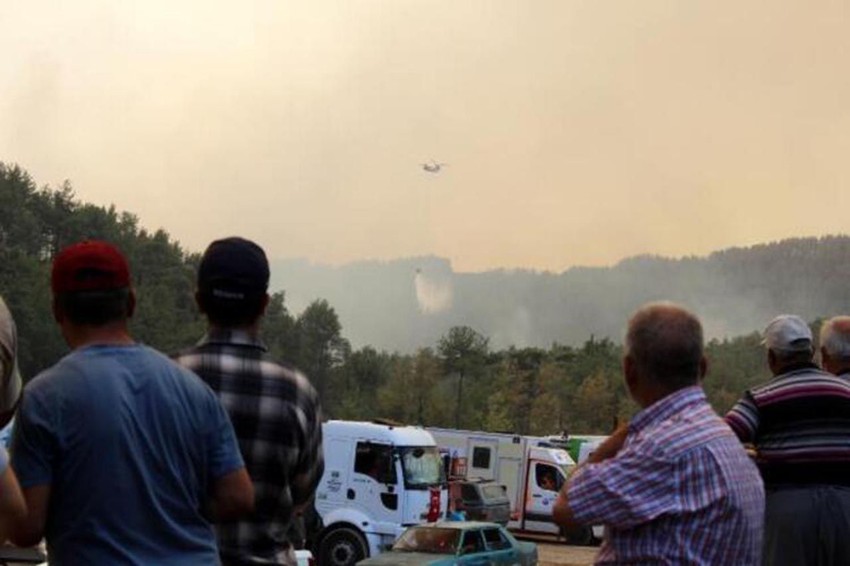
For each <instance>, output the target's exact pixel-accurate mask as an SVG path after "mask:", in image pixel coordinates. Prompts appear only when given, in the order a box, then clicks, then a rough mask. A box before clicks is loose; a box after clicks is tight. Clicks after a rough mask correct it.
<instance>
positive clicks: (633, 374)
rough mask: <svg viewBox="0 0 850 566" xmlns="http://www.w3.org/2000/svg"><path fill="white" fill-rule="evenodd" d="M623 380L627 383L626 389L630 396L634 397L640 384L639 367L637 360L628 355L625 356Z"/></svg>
mask: <svg viewBox="0 0 850 566" xmlns="http://www.w3.org/2000/svg"><path fill="white" fill-rule="evenodd" d="M623 378H624V379H625V381H626V389H628V391H629V395H630V396H631V397H634V392H635V388H636V387H637V384H638V376H637V367H636V366H635V360H634V359H633V358H632V357H631V356H630V355H628V354H626V355H625V356H623Z"/></svg>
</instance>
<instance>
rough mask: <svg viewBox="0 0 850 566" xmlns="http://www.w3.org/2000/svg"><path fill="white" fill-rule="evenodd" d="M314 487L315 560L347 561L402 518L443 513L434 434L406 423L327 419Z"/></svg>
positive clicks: (333, 564)
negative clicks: (321, 468) (318, 528)
mask: <svg viewBox="0 0 850 566" xmlns="http://www.w3.org/2000/svg"><path fill="white" fill-rule="evenodd" d="M322 434H323V437H324V456H325V472H324V474H323V475H322V479H321V480H320V482H319V486H318V488H317V489H316V510H317V511H318V512H319V514H320V515H321V516H322V520H323V522H324V528H323V529H322V532H321V534H320V535H319V537H318V538H317V539H316V540H317V541H318V543H317V545H316V554H317V556H316V558H317V561H318V563H319V564H320V565H321V566H353V565H354V564H355V563H356V562H357V561H359V560H362V559H364V558H366V557H369V556H374V555H376V554H379V553H381V552H382V551H384V550H386V549H387V548H388V547H389V546H391V545H392V543H393V541H395V539H396V538H397V537H398V536H399V535H400V534H401V533H402V531H404V529H405V528H406V527H408V526H410V525H416V524H419V523H422V522H425V521H436V520H437V519H439V518H442V517H445V514H446V509H447V503H448V492H447V484H446V477H445V474H444V472H443V466H442V460H441V459H440V454H439V452H438V450H437V445H436V443H435V442H434V437H433V436H431V434H430V433H428V432H426V431H425V430H423V429H421V428H417V427H411V426H394V425H390V424H379V423H370V422H350V421H328V422H326V423H324V424H323V425H322Z"/></svg>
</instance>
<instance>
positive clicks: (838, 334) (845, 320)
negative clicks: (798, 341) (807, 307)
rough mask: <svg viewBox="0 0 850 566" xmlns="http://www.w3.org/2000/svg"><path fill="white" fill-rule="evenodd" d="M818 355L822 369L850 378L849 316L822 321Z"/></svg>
mask: <svg viewBox="0 0 850 566" xmlns="http://www.w3.org/2000/svg"><path fill="white" fill-rule="evenodd" d="M820 356H821V365H822V366H823V369H825V370H826V371H828V372H829V373H831V374H834V375H840V376H844V377H846V378H850V316H836V317H833V318H830V319H829V320H827V321H825V322H824V323H823V325H822V326H821V328H820Z"/></svg>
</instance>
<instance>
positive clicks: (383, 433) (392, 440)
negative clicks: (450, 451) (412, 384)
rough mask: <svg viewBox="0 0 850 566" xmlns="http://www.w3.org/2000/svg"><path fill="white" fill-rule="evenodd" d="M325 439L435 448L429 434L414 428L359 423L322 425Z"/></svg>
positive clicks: (340, 422) (432, 438)
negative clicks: (349, 439)
mask: <svg viewBox="0 0 850 566" xmlns="http://www.w3.org/2000/svg"><path fill="white" fill-rule="evenodd" d="M322 434H323V436H325V438H331V437H336V438H351V439H352V440H366V441H371V442H380V443H383V444H393V445H396V446H436V445H437V443H436V442H434V437H433V436H431V433H430V432H428V431H426V430H424V429H422V428H419V427H415V426H396V425H390V424H380V423H372V422H361V421H328V422H326V423H324V424H323V425H322Z"/></svg>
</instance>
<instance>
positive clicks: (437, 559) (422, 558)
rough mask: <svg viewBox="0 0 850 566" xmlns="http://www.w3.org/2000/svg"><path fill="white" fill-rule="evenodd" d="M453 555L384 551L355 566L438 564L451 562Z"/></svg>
mask: <svg viewBox="0 0 850 566" xmlns="http://www.w3.org/2000/svg"><path fill="white" fill-rule="evenodd" d="M453 558H454V557H453V556H451V555H449V554H429V553H425V552H385V553H383V554H380V555H378V556H375V557H373V558H369V559H368V560H363V561H361V562H358V563H357V566H392V565H396V566H425V565H426V564H427V565H428V566H438V565H442V564H453V563H454V560H453Z"/></svg>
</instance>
